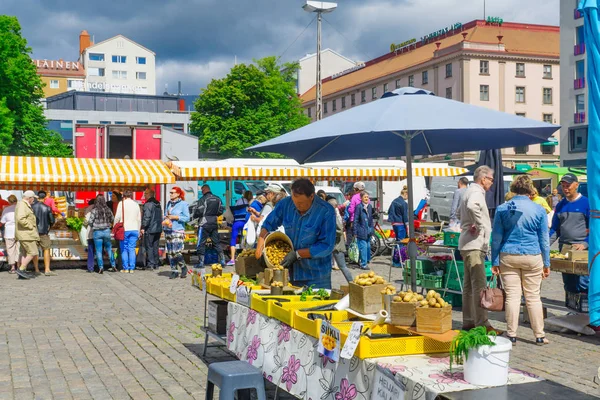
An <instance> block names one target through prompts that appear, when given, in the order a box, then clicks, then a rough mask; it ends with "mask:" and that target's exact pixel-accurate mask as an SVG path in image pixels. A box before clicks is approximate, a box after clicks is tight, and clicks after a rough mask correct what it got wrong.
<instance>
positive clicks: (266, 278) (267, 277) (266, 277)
mask: <svg viewBox="0 0 600 400" xmlns="http://www.w3.org/2000/svg"><path fill="white" fill-rule="evenodd" d="M274 275H275V270H274V269H272V268H265V271H264V272H263V273H262V275H261V274H258V276H259V278H258V282H259V283H264V284H265V285H266V286H271V282H273V276H274ZM261 277H262V279H261ZM289 281H290V270H288V269H287V268H286V269H284V270H283V286H284V287H286V286H287V284H288V283H289Z"/></svg>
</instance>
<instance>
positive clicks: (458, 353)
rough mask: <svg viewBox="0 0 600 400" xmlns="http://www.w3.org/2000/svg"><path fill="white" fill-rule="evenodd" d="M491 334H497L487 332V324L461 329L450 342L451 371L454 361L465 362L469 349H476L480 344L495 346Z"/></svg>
mask: <svg viewBox="0 0 600 400" xmlns="http://www.w3.org/2000/svg"><path fill="white" fill-rule="evenodd" d="M490 336H496V332H494V331H492V332H490V333H488V332H487V329H486V328H485V326H478V327H476V328H473V329H471V330H470V331H460V332H459V333H458V335H457V336H456V337H455V338H454V339H453V340H452V343H450V371H452V363H453V362H454V361H455V362H456V364H457V365H458V364H463V361H464V360H466V359H467V358H468V357H469V350H471V349H476V348H477V347H479V346H495V345H496V343H494V342H493V341H492V340H491V339H490Z"/></svg>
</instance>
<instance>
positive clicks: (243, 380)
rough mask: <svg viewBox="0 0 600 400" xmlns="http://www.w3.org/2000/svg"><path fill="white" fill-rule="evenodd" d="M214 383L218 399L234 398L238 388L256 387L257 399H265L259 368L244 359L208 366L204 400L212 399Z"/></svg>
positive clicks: (227, 399)
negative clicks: (217, 390) (218, 390)
mask: <svg viewBox="0 0 600 400" xmlns="http://www.w3.org/2000/svg"><path fill="white" fill-rule="evenodd" d="M215 385H217V386H218V387H219V389H220V392H219V400H234V398H235V392H236V391H238V390H249V389H256V394H257V396H258V400H266V395H265V383H264V381H263V376H262V374H261V372H260V370H259V369H258V368H256V367H253V366H252V365H250V364H248V363H247V362H245V361H226V362H219V363H212V364H210V365H209V366H208V384H207V385H206V400H212V398H213V393H214V390H215Z"/></svg>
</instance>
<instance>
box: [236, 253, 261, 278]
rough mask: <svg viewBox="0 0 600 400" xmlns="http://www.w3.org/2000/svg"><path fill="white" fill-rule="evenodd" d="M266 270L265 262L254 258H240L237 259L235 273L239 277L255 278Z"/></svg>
mask: <svg viewBox="0 0 600 400" xmlns="http://www.w3.org/2000/svg"><path fill="white" fill-rule="evenodd" d="M264 269H265V265H264V261H263V260H262V259H260V260H257V259H256V257H254V256H246V257H242V256H238V258H236V259H235V273H236V274H238V275H239V276H246V277H248V278H253V277H255V276H256V275H258V274H259V273H261V272H263V271H264Z"/></svg>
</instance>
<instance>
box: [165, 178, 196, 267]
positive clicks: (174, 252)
mask: <svg viewBox="0 0 600 400" xmlns="http://www.w3.org/2000/svg"><path fill="white" fill-rule="evenodd" d="M169 195H170V198H171V200H170V201H169V202H168V203H167V206H166V207H165V219H164V220H163V232H164V233H165V240H166V244H167V256H168V257H169V264H170V265H171V276H170V279H174V278H177V275H178V267H179V268H181V278H185V277H186V276H187V266H186V265H185V260H184V259H183V254H182V251H183V245H184V240H185V224H186V223H187V222H188V221H189V220H190V209H189V206H188V203H186V202H185V201H183V196H185V192H184V191H183V190H182V189H181V188H179V187H177V186H174V187H173V188H172V189H171V191H170V192H169Z"/></svg>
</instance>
